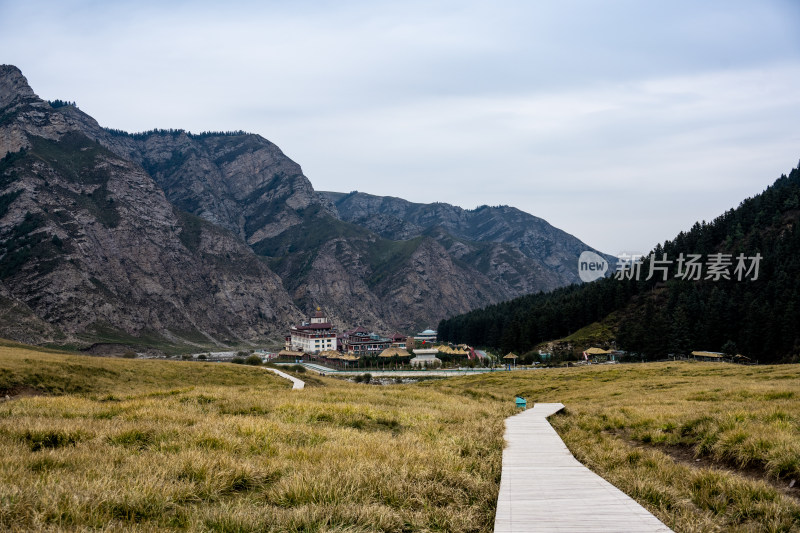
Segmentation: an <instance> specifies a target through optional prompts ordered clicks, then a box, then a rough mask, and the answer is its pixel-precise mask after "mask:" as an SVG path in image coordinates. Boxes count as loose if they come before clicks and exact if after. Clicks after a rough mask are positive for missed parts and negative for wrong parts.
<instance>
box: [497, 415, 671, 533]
mask: <svg viewBox="0 0 800 533" xmlns="http://www.w3.org/2000/svg"><path fill="white" fill-rule="evenodd" d="M563 408H564V405H563V404H560V403H537V404H535V405H534V407H533V408H532V409H528V410H526V411H523V412H522V413H519V414H517V415H514V416H511V417H509V418H507V419H506V432H505V439H506V442H507V444H508V446H507V447H506V448H505V450H503V470H502V475H501V479H500V493H499V494H498V497H497V514H496V515H495V525H494V531H495V533H512V532H519V533H523V532H525V533H530V532H534V531H575V532H582V531H608V532H616V533H619V532H621V531H636V532H653V533H656V532H663V533H669V532H671V531H672V530H671V529H669V528H668V527H667V526H665V525H664V524H663V523H661V522H660V521H659V520H658V519H657V518H656V517H655V516H653V515H652V514H650V512H648V511H647V509H645V508H644V507H642V506H641V505H639V504H638V503H636V502H635V501H634V500H633V499H632V498H631V497H629V496H628V495H626V494H625V493H624V492H622V491H621V490H619V489H618V488H616V487H615V486H614V485H612V484H611V483H609V482H608V481H606V480H605V479H603V478H601V477H600V476H598V475H597V474H595V473H594V472H592V471H591V470H589V469H588V468H586V467H585V466H584V465H583V464H581V463H580V462H579V461H578V460H577V459H575V457H573V455H572V454H571V453H570V451H569V449H568V448H567V446H566V445H565V444H564V441H562V440H561V437H559V436H558V433H556V431H555V430H554V429H553V427H552V426H551V425H550V423H549V422H548V421H547V417H548V416H550V415H552V414H554V413H557V412H558V411H560V410H561V409H563Z"/></svg>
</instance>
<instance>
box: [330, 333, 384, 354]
mask: <svg viewBox="0 0 800 533" xmlns="http://www.w3.org/2000/svg"><path fill="white" fill-rule="evenodd" d="M391 346H392V339H390V338H387V337H382V336H380V335H378V334H376V333H370V332H367V330H366V329H364V328H362V327H358V328H356V329H352V330H350V331H345V332H344V334H343V335H342V336H341V349H342V351H343V352H344V353H346V354H350V355H354V356H356V357H361V356H373V355H378V354H379V353H381V352H382V351H384V350H386V349H388V348H390V347H391Z"/></svg>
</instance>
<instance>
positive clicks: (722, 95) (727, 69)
mask: <svg viewBox="0 0 800 533" xmlns="http://www.w3.org/2000/svg"><path fill="white" fill-rule="evenodd" d="M798 6H800V2H797V1H795V0H784V1H778V0H774V1H770V0H750V1H743V2H740V1H735V0H724V1H718V2H717V1H703V2H698V1H696V0H692V1H686V2H684V1H675V0H670V1H660V2H656V1H640V0H635V1H589V0H586V1H564V0H558V1H520V2H499V3H498V2H491V3H490V2H472V1H468V0H460V1H454V2H427V1H424V2H414V1H404V2H387V3H379V2H374V1H365V2H346V1H336V2H334V1H281V2H265V1H258V2H256V1H254V2H243V1H228V2H224V3H223V2H198V1H185V2H182V1H170V0H161V1H158V2H151V1H141V0H138V1H135V2H133V1H130V2H129V1H114V2H106V1H72V0H60V1H52V2H40V1H36V0H26V1H25V2H20V1H10V0H0V63H10V64H14V65H16V66H18V67H19V68H20V69H22V72H23V73H24V74H25V75H26V77H27V78H28V81H29V82H30V84H31V86H32V87H33V89H34V91H36V93H37V94H38V95H39V96H41V97H42V98H46V99H51V100H52V99H56V98H60V99H63V100H75V101H76V102H77V104H78V106H79V107H80V108H81V109H82V110H83V111H85V112H87V113H89V114H90V115H92V116H94V117H95V118H96V119H97V120H98V121H99V122H100V124H101V125H103V126H108V127H113V128H118V129H124V130H128V131H142V130H147V129H152V128H184V129H187V130H190V131H193V132H200V131H206V130H238V129H243V130H246V131H250V132H254V133H258V134H260V135H262V136H264V137H266V138H267V139H269V140H271V141H272V142H274V143H276V144H277V145H278V146H279V147H280V148H281V149H282V150H283V151H284V152H285V153H286V154H287V155H288V156H289V157H291V158H292V159H294V160H295V161H297V162H298V163H299V164H300V165H301V166H302V167H303V170H304V173H305V174H306V176H308V178H309V179H310V180H311V182H312V183H313V185H314V187H315V188H316V189H317V190H335V191H343V192H349V191H352V190H359V191H363V192H368V193H372V194H379V195H390V196H399V197H402V198H406V199H408V200H412V201H417V202H432V201H441V202H448V203H453V204H456V205H460V206H462V207H465V208H474V207H477V206H479V205H482V204H489V205H499V204H507V205H512V206H515V207H518V208H520V209H522V210H524V211H527V212H529V213H532V214H534V215H536V216H539V217H542V218H544V219H546V220H547V221H549V222H550V223H552V224H553V225H555V226H557V227H559V228H562V229H564V230H566V231H568V232H569V233H572V234H573V235H575V236H577V237H579V238H580V239H582V240H583V241H584V242H586V243H588V244H590V245H592V246H594V247H596V248H599V249H601V250H602V251H604V252H607V253H612V254H616V253H618V252H620V251H642V252H646V251H648V250H650V249H651V248H652V247H653V246H654V245H655V244H656V243H657V242H662V241H663V240H665V239H668V238H672V237H674V236H675V235H676V234H677V232H678V231H680V230H684V229H688V228H689V227H691V225H692V224H693V223H694V222H695V221H697V220H703V219H705V220H711V219H713V218H714V217H716V216H718V215H719V214H721V213H722V212H723V211H725V210H726V209H728V208H730V207H735V206H736V205H738V203H739V202H740V201H741V200H742V199H744V198H745V197H748V196H752V195H753V194H756V193H758V192H760V191H761V190H763V189H764V188H765V187H766V186H767V185H769V184H770V183H772V182H773V181H774V180H775V179H776V178H778V177H779V176H780V175H781V174H782V173H788V171H789V170H790V169H791V168H792V167H794V166H796V165H797V161H798V159H800V128H798V126H797V124H798V119H800V30H798V28H800V8H799V7H798Z"/></svg>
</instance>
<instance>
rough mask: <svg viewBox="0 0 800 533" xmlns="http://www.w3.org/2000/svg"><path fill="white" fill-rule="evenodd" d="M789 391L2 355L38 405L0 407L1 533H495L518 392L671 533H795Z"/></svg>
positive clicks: (556, 376) (799, 464)
mask: <svg viewBox="0 0 800 533" xmlns="http://www.w3.org/2000/svg"><path fill="white" fill-rule="evenodd" d="M307 377H308V376H307V375H305V374H304V375H303V376H301V378H302V379H306V378H307ZM798 378H800V372H798V368H797V367H795V366H783V367H739V366H731V365H722V364H702V363H672V364H647V365H608V366H594V367H584V368H565V369H548V370H537V371H521V372H512V373H506V372H497V373H493V374H484V375H480V376H469V377H464V378H450V379H446V380H436V381H429V382H424V383H419V384H415V385H393V386H385V387H379V386H371V385H359V384H353V383H348V382H344V381H340V380H335V379H329V378H320V377H316V378H314V379H313V380H311V381H312V382H311V383H310V384H311V386H310V387H308V388H306V389H305V390H303V391H291V390H290V388H289V384H288V382H286V381H285V380H282V379H280V378H278V377H276V376H274V375H273V374H271V373H269V372H265V371H264V370H262V369H259V368H249V367H243V366H240V365H229V364H211V363H197V362H177V361H146V360H126V359H108V358H91V357H85V356H70V355H63V354H57V353H41V352H35V351H31V350H27V349H25V348H22V347H12V346H8V347H0V389H2V390H4V391H10V392H12V393H13V392H15V391H16V392H20V391H21V392H27V393H35V392H37V391H40V392H45V393H46V394H45V395H40V396H20V397H17V398H14V399H12V400H10V401H5V402H2V403H0V530H4V531H6V530H7V531H30V530H42V531H75V530H87V529H102V530H104V531H152V530H154V529H159V530H168V531H219V532H227V531H231V532H245V531H298V532H299V531H342V532H344V531H347V532H356V531H359V532H360V531H397V532H402V531H491V529H492V525H493V517H494V505H495V501H496V497H497V490H498V483H499V476H500V466H501V451H502V446H503V444H502V433H503V419H504V417H505V416H508V415H509V414H512V413H513V405H512V402H511V399H512V398H513V396H514V395H515V394H523V395H525V396H526V397H527V398H528V399H529V401H559V402H562V403H564V404H565V405H566V406H567V409H566V413H565V414H562V415H556V416H554V417H553V418H552V419H551V421H552V423H553V425H554V426H555V427H556V429H557V430H558V431H559V433H560V434H561V435H562V437H563V438H564V440H565V442H566V443H567V445H568V446H569V447H570V449H571V450H572V451H573V453H575V455H576V456H577V457H578V459H580V460H581V461H583V462H584V463H585V464H587V465H588V466H589V467H590V468H592V469H594V470H595V471H597V472H598V473H600V474H601V475H603V476H604V477H606V478H607V479H609V480H610V481H611V482H613V483H614V484H616V485H617V486H619V487H620V488H621V489H622V490H624V491H625V492H627V493H629V494H631V495H632V496H633V497H634V498H636V499H637V500H638V501H639V502H641V503H642V504H643V505H645V506H646V507H647V508H648V509H650V510H651V511H652V512H654V513H655V514H656V515H657V516H659V518H661V519H662V520H663V521H664V522H665V523H666V524H668V525H669V526H670V527H672V528H673V529H674V530H675V531H697V532H699V531H792V530H797V529H798V528H800V503H799V502H798V495H797V491H796V490H795V489H789V488H788V484H789V482H790V480H791V479H798V481H800V414H798V413H800V409H798V407H800V381H799V380H798ZM696 459H700V461H696Z"/></svg>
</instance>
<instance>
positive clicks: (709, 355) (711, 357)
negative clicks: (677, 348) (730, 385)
mask: <svg viewBox="0 0 800 533" xmlns="http://www.w3.org/2000/svg"><path fill="white" fill-rule="evenodd" d="M691 355H692V357H693V358H694V359H695V360H697V361H723V360H724V359H725V354H724V353H721V352H704V351H694V352H692V354H691Z"/></svg>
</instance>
